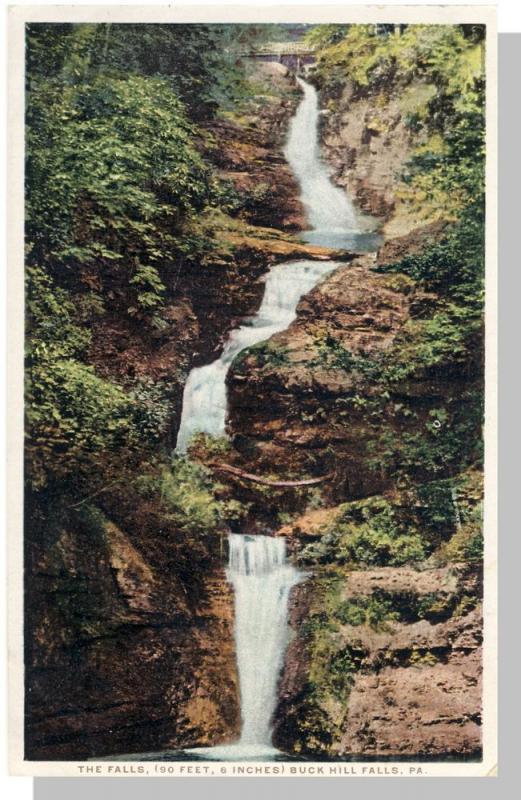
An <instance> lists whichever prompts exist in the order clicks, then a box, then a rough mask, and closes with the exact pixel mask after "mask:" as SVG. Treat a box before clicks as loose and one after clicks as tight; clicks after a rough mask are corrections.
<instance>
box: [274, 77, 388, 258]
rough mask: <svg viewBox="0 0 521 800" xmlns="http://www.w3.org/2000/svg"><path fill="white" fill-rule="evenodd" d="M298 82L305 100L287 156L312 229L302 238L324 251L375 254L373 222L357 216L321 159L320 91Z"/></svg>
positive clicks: (376, 240) (292, 127)
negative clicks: (342, 250)
mask: <svg viewBox="0 0 521 800" xmlns="http://www.w3.org/2000/svg"><path fill="white" fill-rule="evenodd" d="M297 81H298V83H299V85H300V87H301V89H302V91H303V92H304V98H303V100H302V102H301V103H300V105H299V107H298V108H297V111H296V113H295V116H294V117H293V119H292V120H291V123H290V129H289V136H288V141H287V144H286V147H285V149H284V155H285V156H286V159H287V160H288V162H289V164H290V166H291V169H292V170H293V172H294V174H295V177H296V178H297V179H298V182H299V184H300V199H301V201H302V203H303V205H304V207H305V209H306V213H307V217H308V221H309V223H310V226H311V230H310V231H307V232H306V233H305V234H303V237H302V238H303V239H305V240H306V241H307V242H311V243H314V244H319V245H323V246H324V247H333V248H343V249H346V250H350V249H353V250H357V251H361V250H374V249H375V248H376V247H377V245H378V243H379V241H380V237H379V236H378V235H377V234H375V233H372V232H371V231H373V230H374V227H375V224H374V220H372V219H371V218H370V217H367V216H365V215H363V214H360V213H359V212H357V211H356V209H355V207H354V205H353V202H352V200H351V198H350V197H349V196H348V195H347V194H346V192H345V191H344V190H343V189H340V188H339V187H338V186H335V185H334V184H333V183H332V181H331V175H330V170H329V167H328V166H327V165H326V163H325V162H324V161H323V159H322V158H321V155H320V139H319V119H320V106H319V102H318V93H317V90H316V89H315V87H314V86H312V85H311V84H310V83H307V82H306V81H303V80H302V79H301V78H297Z"/></svg>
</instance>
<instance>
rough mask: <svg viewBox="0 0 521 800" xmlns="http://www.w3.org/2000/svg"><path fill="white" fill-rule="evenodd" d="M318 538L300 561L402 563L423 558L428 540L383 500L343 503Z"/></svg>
mask: <svg viewBox="0 0 521 800" xmlns="http://www.w3.org/2000/svg"><path fill="white" fill-rule="evenodd" d="M342 508H343V513H342V514H341V515H340V517H338V518H337V519H335V522H334V523H332V526H331V528H330V529H328V530H327V531H326V532H325V533H324V535H323V537H322V539H321V541H320V542H319V543H317V544H312V545H308V546H307V547H305V548H303V550H302V551H301V553H300V555H299V557H300V559H301V560H302V562H303V563H308V562H310V561H311V562H318V563H323V564H328V563H338V564H348V565H360V564H361V565H367V566H382V567H383V566H401V565H402V564H408V563H415V562H418V561H422V560H423V559H424V558H425V557H426V556H427V554H428V550H429V541H428V539H427V538H424V537H422V536H421V534H420V533H419V531H418V529H417V528H416V527H415V525H414V520H413V519H412V518H410V517H404V516H400V515H399V514H398V513H397V511H396V509H395V508H393V506H392V505H391V504H390V503H389V502H388V501H386V500H384V499H378V498H373V499H369V500H366V501H361V502H355V503H346V504H345V506H343V507H342Z"/></svg>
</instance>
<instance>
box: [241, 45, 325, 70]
mask: <svg viewBox="0 0 521 800" xmlns="http://www.w3.org/2000/svg"><path fill="white" fill-rule="evenodd" d="M238 55H239V56H241V57H242V58H254V59H255V60H257V61H277V62H278V63H279V64H284V66H286V67H289V69H293V70H296V71H297V72H299V71H300V70H301V69H302V68H303V67H304V66H306V65H307V64H313V63H314V62H315V48H314V47H313V46H312V45H309V44H307V43H306V42H265V43H264V44H260V45H258V46H257V47H250V48H244V49H242V50H239V52H238Z"/></svg>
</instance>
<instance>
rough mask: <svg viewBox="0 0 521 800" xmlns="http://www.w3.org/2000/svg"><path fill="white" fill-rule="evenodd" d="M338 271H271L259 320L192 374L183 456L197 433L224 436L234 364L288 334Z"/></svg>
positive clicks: (329, 265) (296, 264)
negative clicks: (302, 305) (306, 303)
mask: <svg viewBox="0 0 521 800" xmlns="http://www.w3.org/2000/svg"><path fill="white" fill-rule="evenodd" d="M338 266H339V264H338V263H337V262H334V261H322V262H320V261H292V262H290V263H286V264H278V265H277V266H275V267H272V268H271V269H270V271H269V273H268V275H267V277H266V288H265V290H264V298H263V300H262V305H261V307H260V309H259V311H258V312H257V314H256V315H255V317H252V318H251V319H249V320H246V321H245V322H244V323H243V325H241V327H240V328H236V329H235V330H234V331H232V332H231V333H230V336H229V338H228V342H227V343H226V345H225V347H224V350H223V352H222V355H221V357H220V358H218V359H217V360H216V361H214V362H212V363H211V364H207V365H206V366H204V367H196V368H195V369H193V370H192V371H191V372H190V374H189V376H188V380H187V382H186V386H185V390H184V395H183V410H182V414H181V424H180V427H179V433H178V435H177V447H176V449H177V452H179V453H183V452H185V451H186V447H187V445H188V442H189V441H190V438H191V437H192V436H193V434H194V433H196V432H201V431H204V432H205V433H210V434H213V435H214V436H220V435H222V434H223V433H224V426H225V420H226V374H227V372H228V370H229V368H230V366H231V363H232V361H233V359H234V358H235V357H236V356H237V355H238V354H239V353H240V352H241V350H244V349H245V348H246V347H251V346H252V345H254V344H257V343H258V342H263V341H266V340H267V339H269V338H270V336H273V334H274V333H278V332H279V331H283V330H285V328H287V327H288V326H289V325H290V324H291V322H293V320H294V319H295V316H296V309H297V305H298V302H299V300H300V298H301V297H302V295H303V294H306V293H307V292H309V291H310V290H311V289H312V288H313V287H314V286H315V285H316V283H317V282H318V281H319V280H320V278H322V277H324V276H325V275H327V274H328V273H329V272H331V271H332V270H333V269H335V268H336V267H338Z"/></svg>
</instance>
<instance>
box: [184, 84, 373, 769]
mask: <svg viewBox="0 0 521 800" xmlns="http://www.w3.org/2000/svg"><path fill="white" fill-rule="evenodd" d="M300 84H301V86H302V88H303V91H304V97H303V100H302V102H301V104H300V105H299V108H298V109H297V112H296V114H295V117H294V118H293V120H292V123H291V127H290V132H289V137H288V143H287V147H286V150H285V154H286V158H287V159H288V161H289V163H290V165H291V167H292V168H293V171H294V173H295V175H296V177H297V178H298V180H299V182H300V186H301V191H302V201H303V203H304V205H305V207H306V210H307V213H308V217H309V221H310V224H311V225H312V226H313V228H314V230H313V232H312V234H314V235H315V236H316V239H317V241H319V242H320V244H325V245H328V246H331V247H345V246H347V245H346V243H347V242H350V243H352V242H353V241H354V238H353V237H356V236H357V235H359V234H360V233H361V223H360V220H359V219H358V218H357V215H356V213H355V210H354V208H353V205H352V203H351V202H350V200H349V199H348V197H347V196H346V195H345V193H344V192H343V191H342V190H341V189H338V188H337V187H335V186H333V184H332V183H331V181H330V178H329V175H328V172H327V169H326V167H325V165H324V164H323V162H322V161H321V159H320V151H319V144H318V115H319V108H318V100H317V94H316V91H315V89H314V88H313V87H312V86H310V85H309V84H307V83H305V82H304V81H300ZM312 234H309V238H311V236H312ZM349 237H351V238H349ZM338 266H339V263H338V262H334V261H322V262H320V261H310V260H303V261H291V262H288V263H285V264H279V265H277V266H274V267H272V268H271V269H270V270H269V272H268V273H267V276H266V278H265V283H266V286H265V290H264V296H263V300H262V304H261V307H260V309H259V311H258V312H257V314H256V315H255V316H254V317H252V318H251V319H249V320H245V321H244V323H243V324H242V325H241V326H240V327H239V328H237V329H236V330H234V331H232V332H231V334H230V336H229V338H228V341H227V343H226V345H225V347H224V349H223V352H222V355H221V356H220V358H218V359H217V360H216V361H214V362H213V363H211V364H208V365H206V366H203V367H197V368H196V369H193V370H192V371H191V372H190V375H189V376H188V380H187V383H186V387H185V392H184V397H183V410H182V416H181V425H180V429H179V434H178V438H177V451H178V452H180V453H183V452H185V451H186V448H187V445H188V443H189V441H190V438H191V437H192V436H193V434H194V433H196V432H207V433H210V434H213V435H222V434H223V433H224V431H225V421H226V374H227V372H228V370H229V368H230V365H231V363H232V361H233V359H234V358H235V357H236V356H237V355H238V354H239V353H240V352H241V351H242V350H244V349H245V348H247V347H251V346H252V345H254V344H257V343H259V342H262V341H266V340H267V339H269V338H270V337H271V336H273V334H275V333H277V332H279V331H282V330H284V329H286V328H287V327H288V326H289V325H290V324H291V322H292V321H293V320H294V319H295V317H296V309H297V305H298V302H299V300H300V298H301V297H302V296H303V295H305V294H307V293H308V292H309V291H311V289H313V287H314V286H315V285H316V284H317V283H318V282H319V281H320V280H321V279H322V278H323V277H324V276H325V275H327V274H328V273H329V272H331V271H333V270H334V269H336V268H337V267H338ZM229 545H230V556H229V564H228V572H227V576H228V580H229V581H230V582H231V583H232V585H233V587H234V595H235V643H236V650H237V666H238V674H239V683H240V694H241V717H242V730H241V736H240V739H239V741H238V742H236V743H235V744H231V745H222V746H218V747H211V748H197V749H196V750H193V751H191V752H192V753H193V754H194V756H195V757H197V758H208V759H213V760H241V759H242V760H248V759H256V758H264V759H268V760H269V759H271V758H276V757H277V755H278V751H277V750H275V749H274V748H273V747H272V745H271V725H272V716H273V712H274V710H275V705H276V701H277V683H278V679H279V675H280V672H281V669H282V666H283V661H284V654H285V651H286V646H287V643H288V636H289V627H288V619H287V617H288V599H289V593H290V591H291V588H292V587H293V586H295V585H296V584H297V583H298V582H299V581H300V580H302V579H303V578H304V575H303V573H299V572H298V570H296V569H295V567H293V566H292V565H291V564H290V563H289V562H288V560H287V558H286V542H285V539H283V538H273V537H268V536H250V535H247V534H230V538H229Z"/></svg>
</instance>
